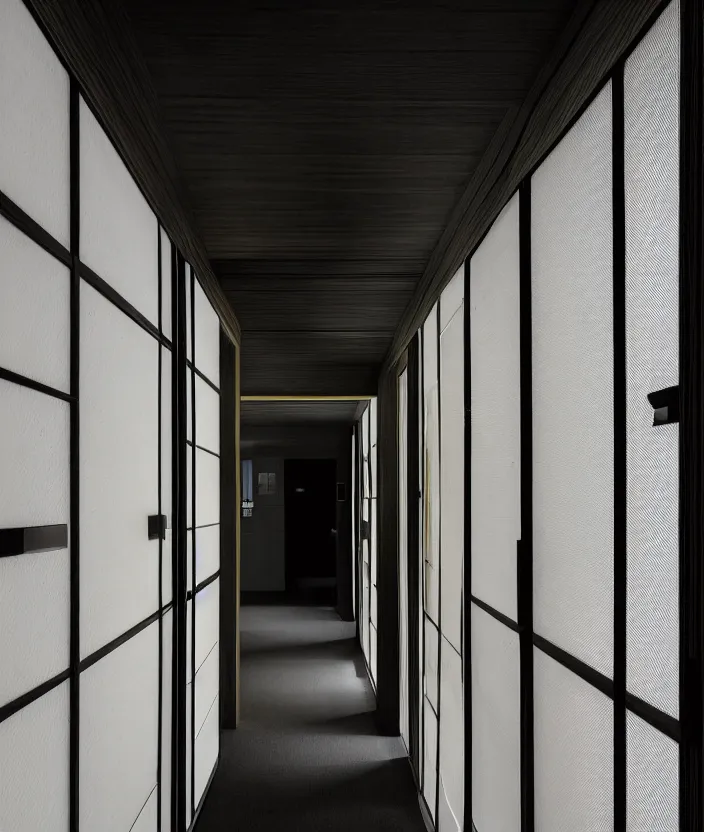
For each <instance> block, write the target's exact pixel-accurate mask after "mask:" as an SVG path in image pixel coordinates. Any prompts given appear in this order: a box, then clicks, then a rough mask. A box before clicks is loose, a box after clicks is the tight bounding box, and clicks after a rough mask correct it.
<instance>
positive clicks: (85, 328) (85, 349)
mask: <svg viewBox="0 0 704 832" xmlns="http://www.w3.org/2000/svg"><path fill="white" fill-rule="evenodd" d="M153 231H154V237H155V238H156V225H154V226H153ZM156 279H157V276H156V275H154V280H155V281H156ZM80 304H81V361H80V391H81V445H80V457H81V460H80V474H81V485H82V488H81V655H82V657H84V658H85V657H86V656H88V655H90V654H91V653H93V652H94V651H95V650H98V649H99V648H100V647H103V646H104V645H105V644H107V643H108V642H109V641H111V640H112V639H114V638H117V637H118V636H120V635H121V634H122V633H124V632H125V631H126V630H129V629H130V627H133V626H134V625H135V624H138V623H139V622H140V621H142V620H143V619H145V618H146V617H147V616H149V615H151V614H152V613H153V612H154V611H155V610H156V609H157V606H158V598H159V541H158V540H150V539H149V536H148V534H147V520H148V518H149V516H151V515H155V514H157V513H158V511H157V510H158V505H159V487H158V477H159V470H158V443H159V416H158V408H159V395H160V394H159V343H158V341H157V340H156V339H155V338H154V337H153V336H151V335H150V334H148V333H147V332H145V331H144V330H143V329H142V328H141V327H139V326H138V325H137V324H136V323H135V322H134V321H133V320H131V319H130V318H128V317H127V316H126V315H125V314H124V313H123V312H122V311H121V310H120V309H118V308H117V307H116V306H115V305H114V304H112V303H111V302H110V301H108V300H107V299H106V298H105V297H103V296H102V295H100V294H99V293H98V292H97V291H96V290H95V289H93V288H92V287H91V286H89V285H87V284H86V283H83V284H82V286H81V298H80Z"/></svg>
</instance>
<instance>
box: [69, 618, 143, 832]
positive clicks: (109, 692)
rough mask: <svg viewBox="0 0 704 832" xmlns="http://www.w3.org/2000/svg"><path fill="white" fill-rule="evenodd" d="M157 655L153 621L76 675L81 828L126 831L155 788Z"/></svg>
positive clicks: (112, 831) (106, 831)
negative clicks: (78, 704)
mask: <svg viewBox="0 0 704 832" xmlns="http://www.w3.org/2000/svg"><path fill="white" fill-rule="evenodd" d="M158 650H159V626H158V624H157V623H156V622H154V623H153V624H151V625H150V626H149V627H147V628H146V629H145V630H143V631H142V632H141V633H139V634H138V635H136V636H134V637H133V638H131V639H130V640H129V641H127V642H125V643H124V644H123V645H121V646H120V647H118V648H117V650H114V651H113V652H112V653H110V654H109V655H107V656H106V657H105V658H103V659H101V660H100V661H99V662H97V663H96V664H94V665H92V666H91V667H89V668H88V669H87V670H84V671H83V673H82V674H81V693H80V695H81V703H80V706H81V732H80V752H79V763H80V766H79V772H80V773H79V777H80V821H81V828H83V829H100V830H101V831H102V830H104V832H124V830H125V829H129V828H130V826H131V824H132V823H133V821H134V820H135V818H136V817H137V815H138V814H139V810H140V809H141V808H142V806H143V805H144V803H145V801H146V800H147V797H148V796H149V793H150V792H151V790H152V788H153V787H154V784H155V783H156V763H157V725H158V706H159V688H158V684H159V654H158Z"/></svg>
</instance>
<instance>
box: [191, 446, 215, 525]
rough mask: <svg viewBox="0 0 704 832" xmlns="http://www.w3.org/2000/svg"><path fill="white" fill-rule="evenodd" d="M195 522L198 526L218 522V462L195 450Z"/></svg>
mask: <svg viewBox="0 0 704 832" xmlns="http://www.w3.org/2000/svg"><path fill="white" fill-rule="evenodd" d="M196 489H197V490H196V520H197V524H196V525H198V526H206V525H208V524H210V523H219V522H220V460H219V459H218V457H216V456H213V455H212V454H209V453H207V452H206V451H201V449H200V448H196Z"/></svg>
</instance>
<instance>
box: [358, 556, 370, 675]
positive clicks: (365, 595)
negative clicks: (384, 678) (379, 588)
mask: <svg viewBox="0 0 704 832" xmlns="http://www.w3.org/2000/svg"><path fill="white" fill-rule="evenodd" d="M360 621H361V627H360V631H359V635H360V638H361V641H362V650H363V651H364V655H365V656H366V657H367V661H369V564H368V563H366V562H362V608H361V610H360Z"/></svg>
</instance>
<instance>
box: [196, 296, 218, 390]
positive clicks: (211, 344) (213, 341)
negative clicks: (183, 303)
mask: <svg viewBox="0 0 704 832" xmlns="http://www.w3.org/2000/svg"><path fill="white" fill-rule="evenodd" d="M195 293H196V295H195V296H196V361H195V364H196V367H197V368H198V369H199V370H200V371H201V373H203V375H205V376H207V377H208V378H209V379H210V380H211V381H212V382H213V384H215V385H216V386H219V385H220V319H219V318H218V316H217V314H216V312H215V310H214V309H213V307H212V306H211V305H210V301H209V300H208V298H207V297H206V296H205V292H204V291H203V290H202V289H201V287H200V283H199V282H198V281H197V280H196V287H195Z"/></svg>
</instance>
